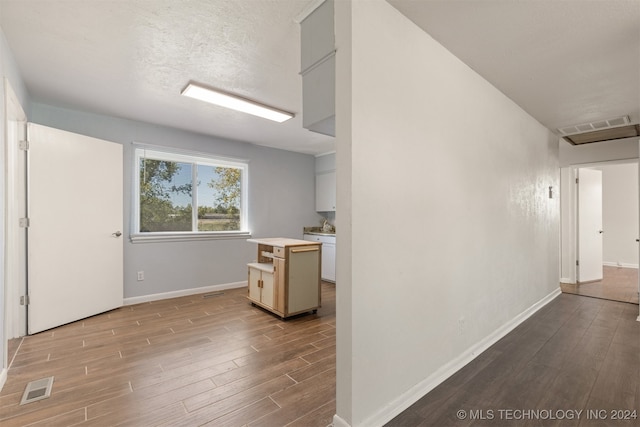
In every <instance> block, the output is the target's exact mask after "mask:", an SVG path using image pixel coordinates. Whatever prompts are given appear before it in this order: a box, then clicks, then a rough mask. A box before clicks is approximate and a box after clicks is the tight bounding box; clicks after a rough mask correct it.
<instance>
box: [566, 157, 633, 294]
mask: <svg viewBox="0 0 640 427" xmlns="http://www.w3.org/2000/svg"><path fill="white" fill-rule="evenodd" d="M585 172H586V173H585ZM581 174H582V176H587V175H595V176H597V175H598V174H601V175H602V202H601V209H602V227H601V228H600V230H595V229H594V230H591V231H590V232H591V234H592V235H591V236H586V237H585V236H584V235H582V234H583V233H584V230H581V224H580V215H581V214H582V215H584V217H586V218H587V220H588V218H589V216H590V213H585V212H581V209H584V207H583V206H581V204H580V200H579V197H580V192H581V191H580V190H581V189H580V188H579V185H580V181H582V178H581ZM576 178H578V179H579V182H576ZM638 179H639V176H638V160H637V159H631V160H626V161H615V162H602V163H597V164H589V165H578V166H573V167H569V168H563V169H562V170H561V185H562V188H561V193H562V194H561V206H562V208H561V211H562V229H563V231H562V245H561V246H562V249H561V254H562V255H561V256H562V260H561V266H562V267H561V269H562V271H561V289H562V291H563V292H567V293H575V294H580V295H586V296H591V297H596V298H604V299H611V300H615V301H623V302H631V303H635V304H638V291H639V285H638V265H639V263H640V262H639V260H640V254H639V253H638V242H637V241H636V239H638V237H639V231H638V223H639V218H640V215H639V213H638V212H639V209H638V206H639V200H638V194H639V189H638ZM596 216H597V215H596ZM583 219H584V218H583ZM591 228H593V225H592V226H591ZM587 229H589V227H587ZM599 231H601V233H599ZM594 233H598V234H599V235H600V236H601V248H598V249H601V253H602V261H601V264H602V265H601V266H600V267H599V268H598V269H597V270H600V271H602V276H601V277H597V276H598V275H597V274H595V275H592V274H591V273H587V274H586V275H585V274H583V273H585V272H584V271H583V270H582V265H578V264H582V263H583V258H582V256H581V251H584V250H585V249H584V248H583V247H582V244H583V243H585V242H588V241H589V238H590V237H594V236H595V234H594ZM597 242H598V239H597V238H596V239H591V244H597ZM587 250H593V248H591V249H587ZM596 252H597V250H596ZM596 273H597V271H596Z"/></svg>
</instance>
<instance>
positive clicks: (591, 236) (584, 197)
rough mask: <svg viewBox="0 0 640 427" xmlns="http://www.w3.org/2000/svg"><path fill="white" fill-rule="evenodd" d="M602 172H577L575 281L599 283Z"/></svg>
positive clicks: (583, 170)
mask: <svg viewBox="0 0 640 427" xmlns="http://www.w3.org/2000/svg"><path fill="white" fill-rule="evenodd" d="M602 234H603V230H602V171H599V170H596V169H586V168H581V169H579V170H578V282H590V281H594V280H602Z"/></svg>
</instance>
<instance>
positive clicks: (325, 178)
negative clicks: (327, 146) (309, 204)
mask: <svg viewBox="0 0 640 427" xmlns="http://www.w3.org/2000/svg"><path fill="white" fill-rule="evenodd" d="M335 210H336V155H335V153H331V154H325V155H323V156H318V157H316V212H335Z"/></svg>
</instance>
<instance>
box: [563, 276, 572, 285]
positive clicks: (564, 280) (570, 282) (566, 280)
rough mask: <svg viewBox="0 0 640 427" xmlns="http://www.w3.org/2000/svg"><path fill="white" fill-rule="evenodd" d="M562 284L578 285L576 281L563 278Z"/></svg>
mask: <svg viewBox="0 0 640 427" xmlns="http://www.w3.org/2000/svg"><path fill="white" fill-rule="evenodd" d="M560 283H565V284H567V285H575V284H576V282H575V280H574V281H571V279H569V278H567V277H561V278H560Z"/></svg>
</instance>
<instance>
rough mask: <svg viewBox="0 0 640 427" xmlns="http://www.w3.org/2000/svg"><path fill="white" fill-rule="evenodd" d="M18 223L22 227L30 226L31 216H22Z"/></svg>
mask: <svg viewBox="0 0 640 427" xmlns="http://www.w3.org/2000/svg"><path fill="white" fill-rule="evenodd" d="M18 225H19V226H20V228H29V226H30V225H31V221H29V218H20V219H19V220H18Z"/></svg>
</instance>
